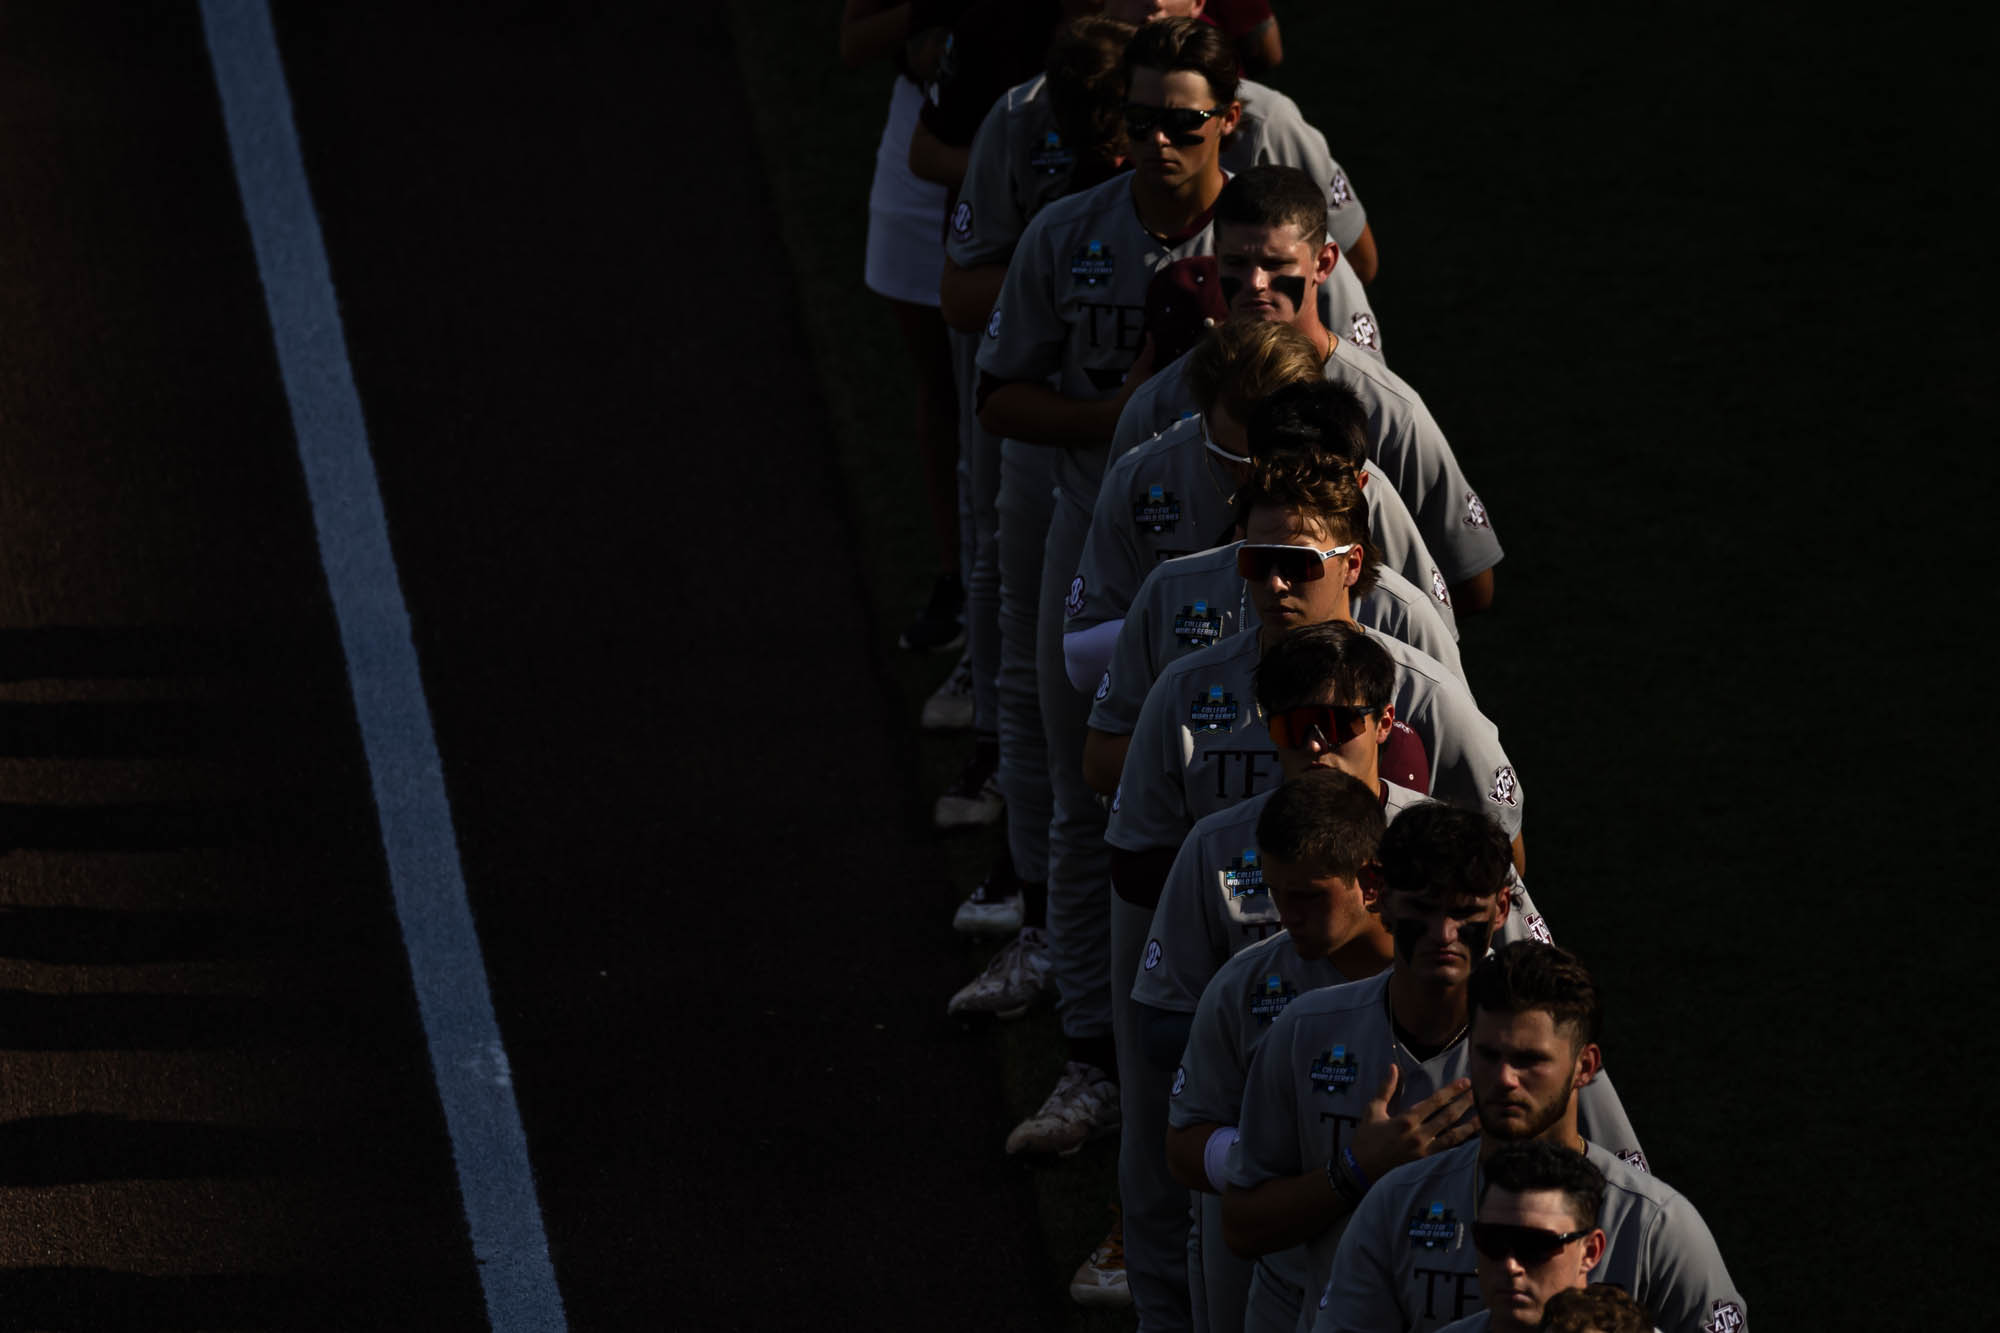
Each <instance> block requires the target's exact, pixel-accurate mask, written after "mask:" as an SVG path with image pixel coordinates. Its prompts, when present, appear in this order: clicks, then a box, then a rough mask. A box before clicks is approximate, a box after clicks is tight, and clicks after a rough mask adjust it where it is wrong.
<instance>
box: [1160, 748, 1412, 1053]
mask: <svg viewBox="0 0 2000 1333" xmlns="http://www.w3.org/2000/svg"><path fill="white" fill-rule="evenodd" d="M1275 794H1276V788H1273V789H1272V790H1271V791H1267V792H1263V793H1261V794H1259V795H1256V796H1253V797H1251V798H1250V799H1249V800H1247V801H1244V802H1242V803H1241V804H1240V805H1232V806H1230V807H1229V808H1228V809H1226V810H1218V811H1217V812H1216V813H1214V814H1212V815H1209V816H1207V817H1206V818H1204V819H1201V820H1198V821H1196V823H1195V826H1194V828H1192V829H1191V830H1189V831H1188V835H1187V840H1186V841H1185V842H1183V843H1182V844H1181V849H1180V852H1179V853H1178V854H1177V855H1176V856H1175V857H1174V864H1173V868H1172V869H1171V870H1169V871H1168V872H1167V878H1166V882H1165V883H1164V884H1163V885H1161V887H1160V901H1159V903H1158V905H1156V906H1155V907H1154V908H1153V924H1152V927H1151V930H1150V931H1149V933H1148V935H1147V940H1146V951H1145V954H1144V956H1143V961H1142V962H1141V965H1140V968H1139V973H1138V975H1137V976H1136V977H1135V978H1134V979H1133V982H1132V998H1133V999H1135V1000H1137V1001H1138V1002H1139V1003H1141V1004H1148V1005H1151V1006H1152V1007H1153V1008H1155V1009H1165V1010H1169V1011H1171V1012H1173V1013H1177V1014H1191V1013H1194V1012H1195V1007H1196V1006H1197V1005H1198V1004H1199V1003H1200V1002H1201V996H1202V990H1203V988H1204V987H1206V986H1207V985H1208V983H1209V979H1210V978H1212V977H1213V976H1215V975H1216V969H1217V968H1219V967H1221V966H1222V965H1223V964H1224V963H1226V962H1227V961H1229V959H1230V957H1231V956H1232V955H1234V954H1236V953H1238V952H1240V951H1241V950H1243V949H1245V948H1248V947H1249V946H1250V945H1253V944H1255V943H1257V942H1258V941H1259V940H1263V939H1265V938H1267V937H1269V936H1271V935H1274V934H1276V933H1277V932H1278V930H1279V926H1278V911H1277V908H1276V907H1274V906H1273V905H1272V903H1271V895H1270V893H1269V892H1268V891H1267V890H1266V889H1265V888H1264V873H1263V869H1262V861H1261V858H1260V856H1259V855H1258V852H1257V819H1258V816H1260V815H1262V814H1263V813H1264V807H1265V806H1266V805H1268V804H1269V803H1270V800H1271V797H1272V796H1273V795H1275ZM1421 800H1423V797H1422V796H1420V795H1418V794H1417V793H1416V792H1413V791H1411V790H1409V789H1408V788H1406V787H1398V786H1397V785H1396V784H1395V783H1393V782H1384V783H1383V784H1382V812H1383V814H1384V815H1385V816H1387V817H1388V818H1390V819H1394V818H1395V817H1396V815H1397V814H1398V813H1399V812H1400V811H1402V810H1405V809H1407V808H1408V807H1410V806H1412V805H1415V804H1416V803H1417V802H1418V801H1421ZM1325 984H1331V983H1325Z"/></svg>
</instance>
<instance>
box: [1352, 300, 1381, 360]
mask: <svg viewBox="0 0 2000 1333" xmlns="http://www.w3.org/2000/svg"><path fill="white" fill-rule="evenodd" d="M1348 327H1349V336H1350V337H1351V338H1352V339H1353V340H1354V342H1355V344H1356V345H1357V346H1360V347H1372V348H1374V349H1375V350H1376V351H1378V352H1379V351H1381V350H1382V335H1381V334H1379V333H1377V332H1376V331H1375V316H1373V315H1371V314H1369V313H1368V312H1367V311H1366V310H1357V311H1355V312H1354V318H1353V319H1352V320H1351V321H1350V322H1349V326H1348Z"/></svg>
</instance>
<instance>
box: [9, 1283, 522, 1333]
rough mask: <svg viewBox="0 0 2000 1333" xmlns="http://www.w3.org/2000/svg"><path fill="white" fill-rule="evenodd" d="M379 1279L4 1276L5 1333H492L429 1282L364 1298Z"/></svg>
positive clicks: (399, 1285)
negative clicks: (377, 1332)
mask: <svg viewBox="0 0 2000 1333" xmlns="http://www.w3.org/2000/svg"><path fill="white" fill-rule="evenodd" d="M381 1282H382V1278H381V1275H380V1274H371V1275H369V1278H368V1280H367V1281H366V1282H363V1281H361V1280H360V1279H358V1278H349V1277H341V1276H337V1275H323V1274H316V1273H315V1274H305V1273H298V1274H293V1273H205V1274H195V1275H189V1276H179V1275H176V1276H172V1277H154V1276H151V1275H148V1274H144V1273H121V1272H116V1271H113V1270H111V1269H106V1268H12V1269H0V1330H14V1329H90V1330H95V1331H96V1333H119V1331H122V1330H128V1329H129V1330H142V1329H194V1328H203V1329H224V1328H246V1329H247V1328H287V1329H322V1328H323V1329H354V1328H364V1327H366V1328H425V1329H483V1328H485V1327H486V1324H485V1322H484V1321H483V1320H479V1319H468V1318H467V1317H466V1315H465V1313H464V1312H463V1311H462V1310H458V1311H445V1310H440V1309H438V1308H436V1307H437V1305H438V1304H439V1303H438V1302H437V1300H436V1299H435V1297H434V1296H432V1295H431V1294H429V1293H428V1291H427V1288H426V1284H425V1283H424V1282H423V1280H422V1275H421V1274H420V1273H418V1272H415V1271H412V1272H411V1273H410V1274H409V1275H408V1276H407V1278H406V1280H404V1281H401V1282H398V1283H393V1284H391V1286H392V1287H394V1288H396V1289H400V1290H402V1291H403V1292H406V1293H407V1297H406V1299H405V1300H404V1301H402V1302H401V1303H399V1304H398V1305H397V1306H396V1307H395V1308H394V1309H384V1308H382V1306H381V1304H380V1303H379V1301H369V1300H368V1299H367V1297H366V1295H365V1293H368V1292H370V1291H377V1292H379V1291H380V1290H381V1289H382V1288H381V1286H380V1285H379V1284H380V1283H381Z"/></svg>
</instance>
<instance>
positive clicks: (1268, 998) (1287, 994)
mask: <svg viewBox="0 0 2000 1333" xmlns="http://www.w3.org/2000/svg"><path fill="white" fill-rule="evenodd" d="M1297 997H1298V991H1296V990H1294V989H1293V988H1292V987H1290V986H1288V985H1286V984H1285V979H1284V978H1283V977H1281V976H1279V975H1278V974H1277V973H1276V972H1273V973H1272V974H1271V975H1270V976H1268V977H1265V978H1264V984H1263V985H1261V986H1259V987H1258V988H1257V989H1256V990H1253V991H1251V992H1250V1017H1252V1018H1254V1019H1256V1020H1257V1021H1258V1022H1259V1023H1264V1024H1270V1023H1275V1022H1277V1021H1278V1015H1279V1014H1282V1013H1284V1012H1285V1006H1286V1005H1288V1004H1290V1003H1291V1002H1292V1001H1293V1000H1294V999H1296V998H1297Z"/></svg>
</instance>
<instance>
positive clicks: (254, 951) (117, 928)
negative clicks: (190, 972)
mask: <svg viewBox="0 0 2000 1333" xmlns="http://www.w3.org/2000/svg"><path fill="white" fill-rule="evenodd" d="M296 939H297V936H296V934H295V933H292V932H288V931H287V930H285V929H283V928H282V927H281V925H280V923H279V922H277V921H275V920H273V919H271V918H268V917H261V916H252V915H249V914H247V913H242V912H197V911H189V912H151V911H146V912H119V911H110V910H106V909H104V908H97V907H0V958H20V959H25V960H27V961H30V962H36V963H62V964H70V963H81V964H93V963H94V964H108V965H114V966H115V965H130V964H134V963H167V962H212V961H218V960H223V959H232V958H256V957H268V956H270V955H271V954H273V953H289V952H295V951H296V945H295V941H296Z"/></svg>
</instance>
